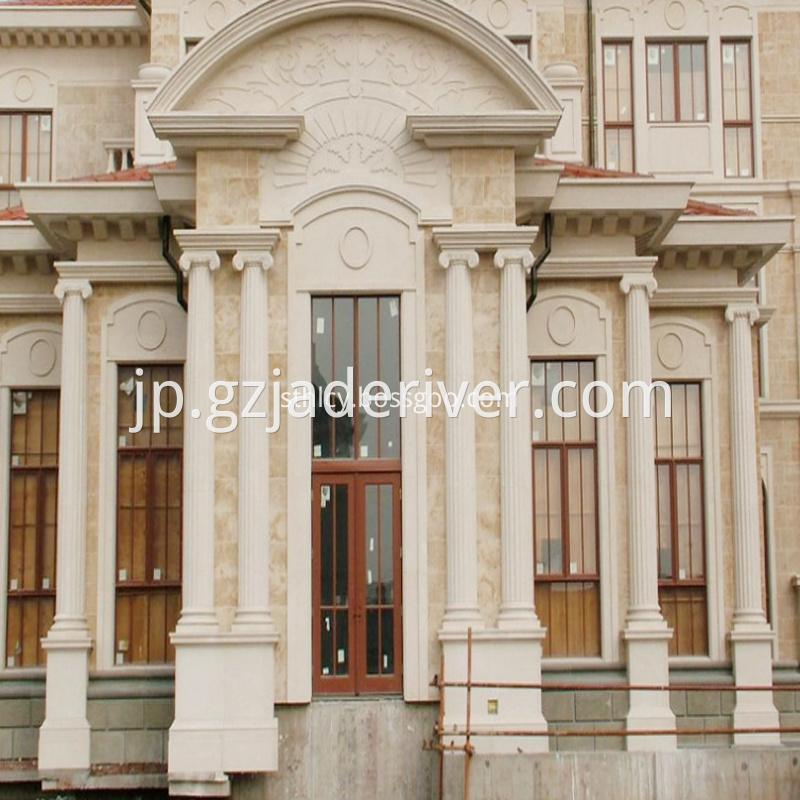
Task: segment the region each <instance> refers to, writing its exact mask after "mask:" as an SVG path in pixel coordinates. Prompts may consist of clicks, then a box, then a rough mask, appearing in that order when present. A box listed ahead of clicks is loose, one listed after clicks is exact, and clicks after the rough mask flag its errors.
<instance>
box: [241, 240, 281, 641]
mask: <svg viewBox="0 0 800 800" xmlns="http://www.w3.org/2000/svg"><path fill="white" fill-rule="evenodd" d="M272 265H273V258H272V254H271V253H270V252H267V251H263V252H248V251H239V252H238V253H236V255H235V256H234V257H233V266H234V269H236V270H237V271H239V272H241V273H242V288H241V328H240V338H239V376H240V380H241V387H240V391H241V400H242V408H244V404H245V403H247V402H248V401H249V399H250V396H251V394H252V391H253V389H249V390H248V389H247V388H246V387H245V386H244V384H245V383H246V382H257V383H259V384H262V385H263V386H265V387H267V388H265V389H264V391H263V392H262V393H261V395H260V397H259V398H258V399H257V400H256V401H255V403H254V405H253V407H252V409H251V411H252V413H255V414H268V413H269V409H268V407H269V403H268V391H269V386H268V384H269V313H268V302H269V293H268V285H267V273H268V271H269V270H270V269H271V267H272ZM266 426H267V421H266V420H265V419H263V418H261V419H255V418H254V419H243V418H242V419H240V421H239V607H238V609H237V611H236V620H235V625H236V627H237V628H241V627H242V626H262V627H264V626H270V625H271V622H272V620H271V617H270V613H269V492H270V487H269V438H270V435H269V434H267V433H266V432H265V427H266Z"/></svg>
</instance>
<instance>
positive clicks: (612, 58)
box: [603, 44, 619, 122]
mask: <svg viewBox="0 0 800 800" xmlns="http://www.w3.org/2000/svg"><path fill="white" fill-rule="evenodd" d="M617 70H618V63H617V45H615V44H606V45H603V85H604V86H605V104H604V105H605V116H606V120H607V121H609V122H618V121H619V85H618V83H617Z"/></svg>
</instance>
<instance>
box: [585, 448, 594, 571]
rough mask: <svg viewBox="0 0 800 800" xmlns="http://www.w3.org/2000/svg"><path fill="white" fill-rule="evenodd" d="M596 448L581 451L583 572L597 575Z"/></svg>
mask: <svg viewBox="0 0 800 800" xmlns="http://www.w3.org/2000/svg"><path fill="white" fill-rule="evenodd" d="M595 457H596V450H594V448H584V449H583V450H582V451H581V469H582V473H583V573H584V574H585V575H597V573H598V568H597V497H596V486H597V484H596V480H597V479H596V476H595Z"/></svg>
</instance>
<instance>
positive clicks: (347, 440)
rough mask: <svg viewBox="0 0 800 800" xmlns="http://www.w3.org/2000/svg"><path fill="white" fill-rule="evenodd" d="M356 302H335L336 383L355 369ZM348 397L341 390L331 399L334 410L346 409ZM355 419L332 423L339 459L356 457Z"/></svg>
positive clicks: (334, 368)
mask: <svg viewBox="0 0 800 800" xmlns="http://www.w3.org/2000/svg"><path fill="white" fill-rule="evenodd" d="M354 323H355V301H354V300H353V298H352V297H336V298H334V300H333V379H334V380H335V381H341V382H342V383H346V382H347V371H348V369H354V367H355V341H354V339H355V337H354V333H355V331H354ZM345 403H346V397H345V393H344V389H342V388H341V387H339V388H337V390H336V391H335V392H334V393H333V394H332V396H331V406H332V408H333V409H334V411H336V412H339V411H341V410H343V409H344V408H345ZM354 423H355V417H354V416H349V415H346V416H344V417H341V418H339V419H334V420H333V440H334V453H335V454H336V457H337V458H353V457H354V456H355V440H354V427H355V425H354Z"/></svg>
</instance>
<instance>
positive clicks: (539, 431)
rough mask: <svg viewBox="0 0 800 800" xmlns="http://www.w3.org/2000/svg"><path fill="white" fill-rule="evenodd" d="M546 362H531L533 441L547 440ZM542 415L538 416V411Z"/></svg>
mask: <svg viewBox="0 0 800 800" xmlns="http://www.w3.org/2000/svg"><path fill="white" fill-rule="evenodd" d="M544 366H545V365H544V362H543V361H533V362H531V417H532V424H533V437H532V438H533V441H534V442H544V441H546V440H547V428H546V426H547V423H546V421H545V416H544V412H545V409H546V408H547V398H546V387H545V376H544ZM537 411H540V412H541V416H540V417H537V415H536V412H537Z"/></svg>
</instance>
